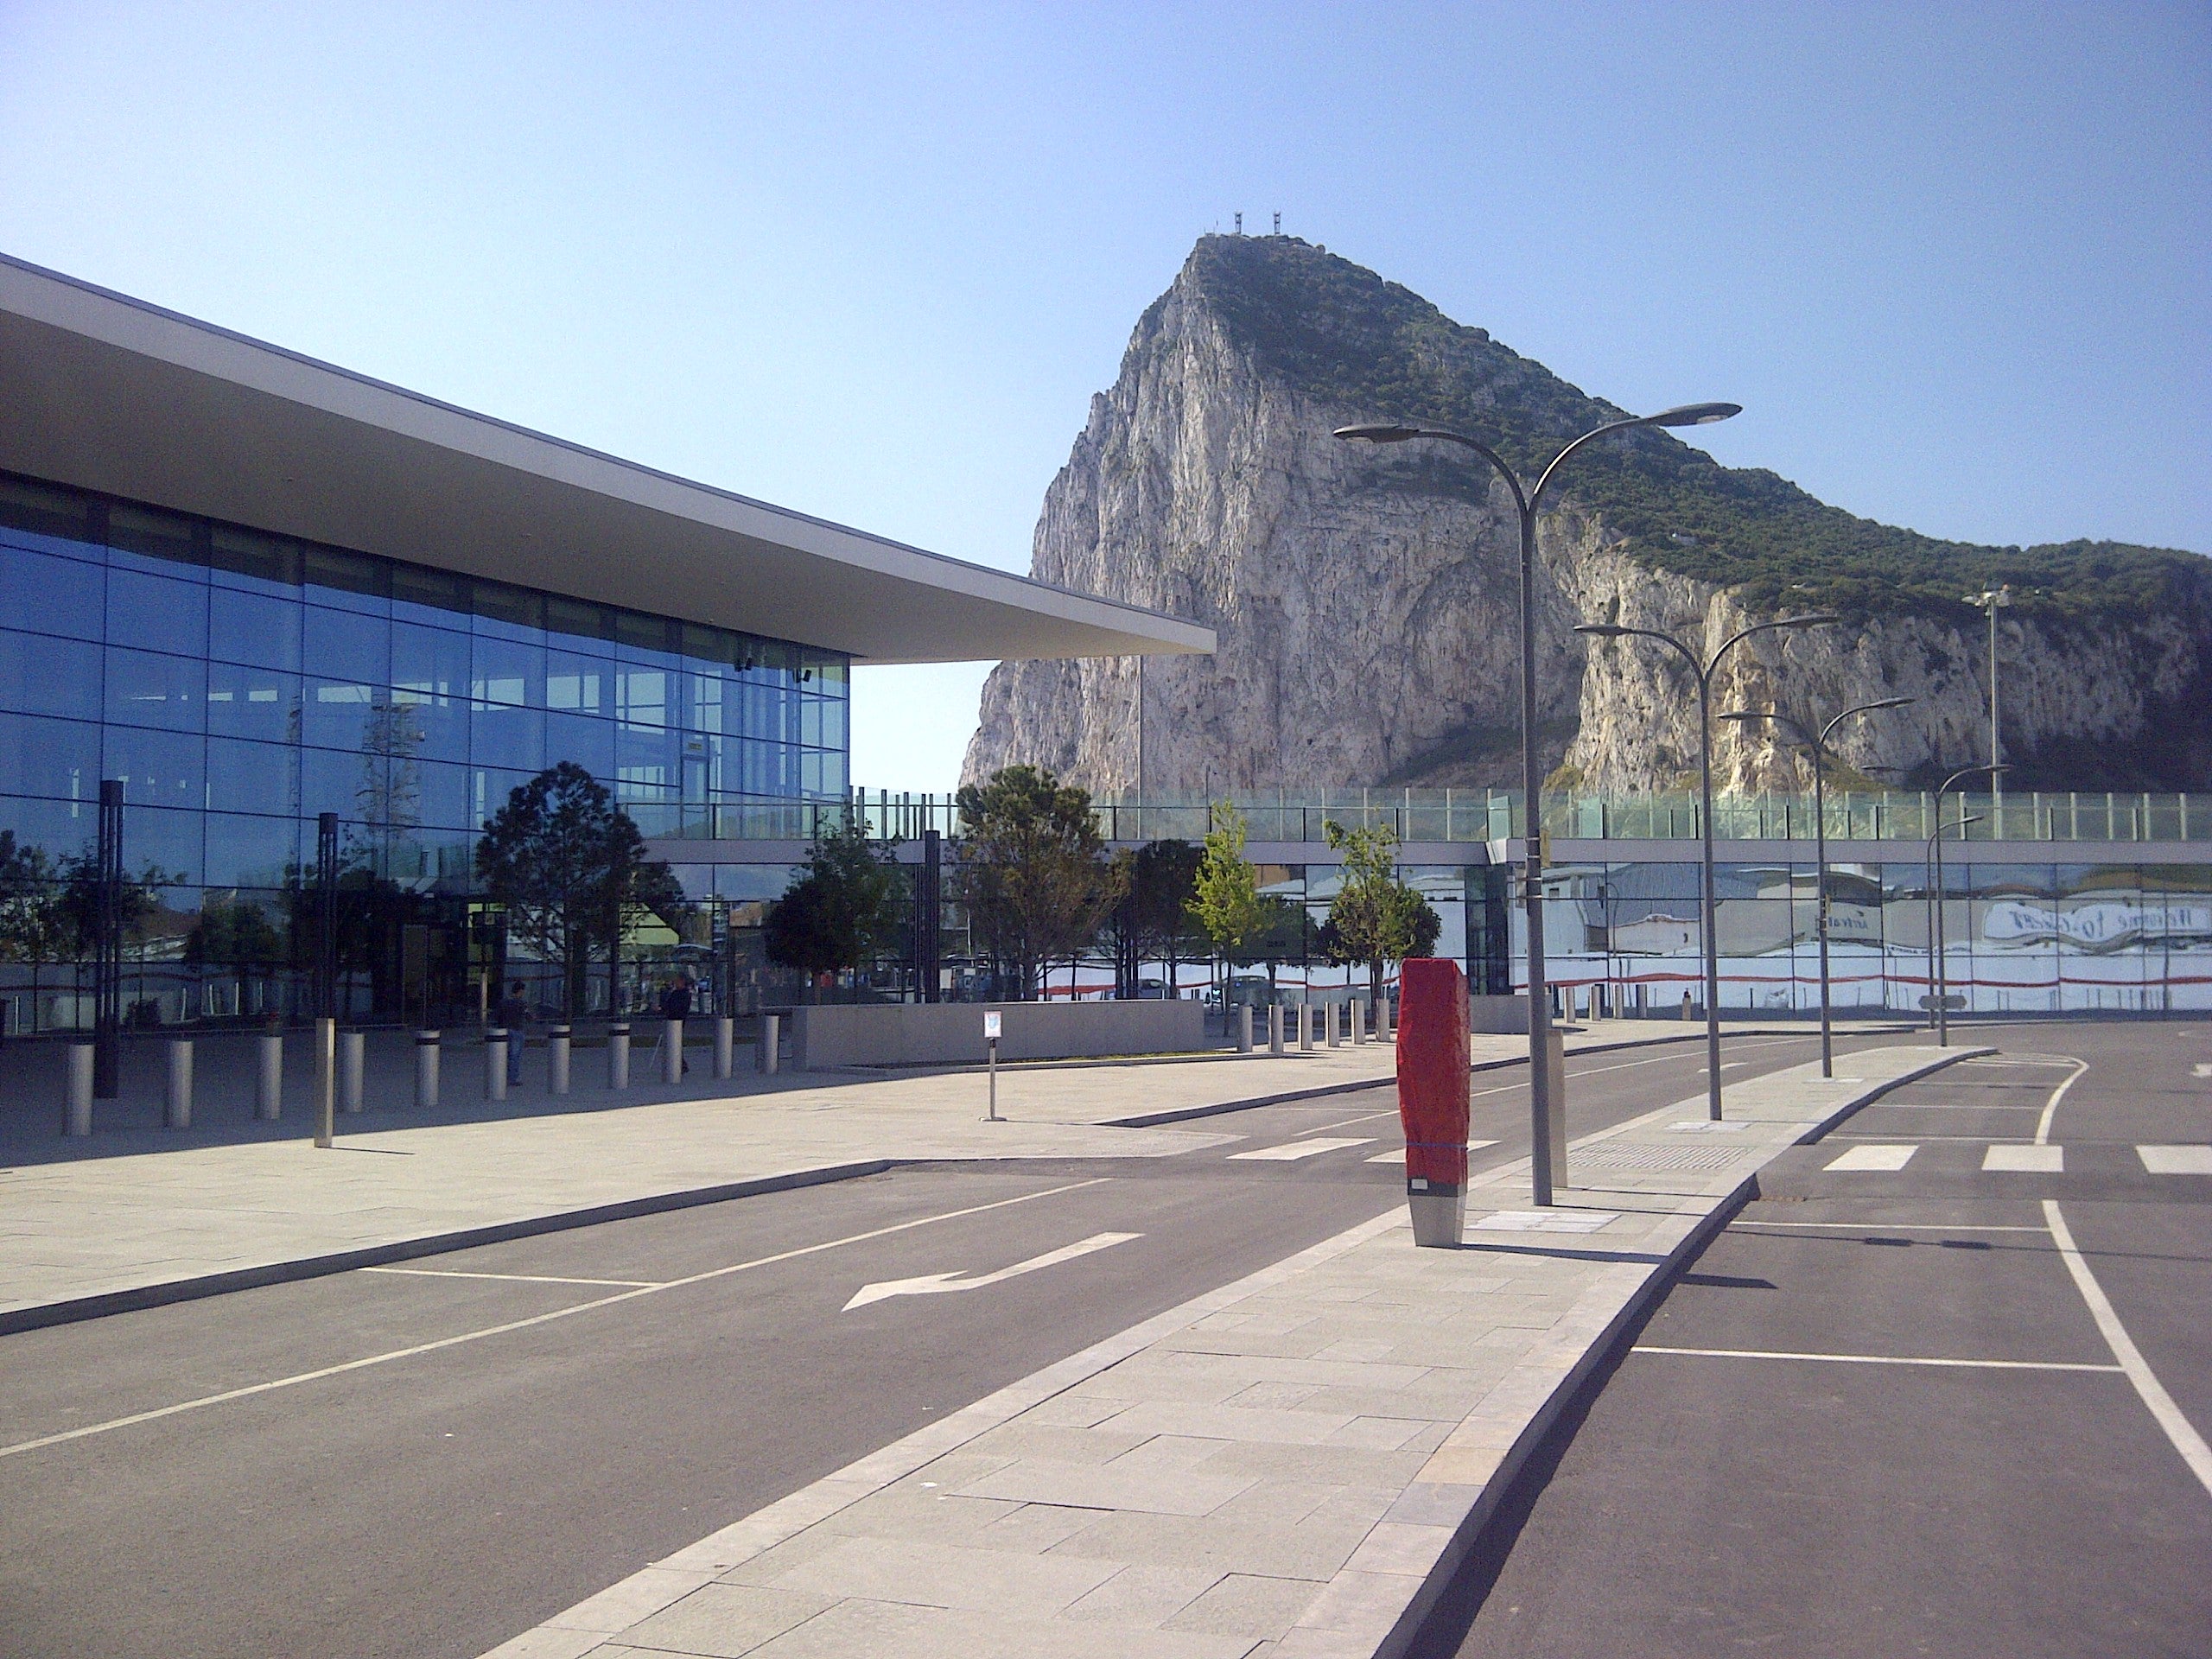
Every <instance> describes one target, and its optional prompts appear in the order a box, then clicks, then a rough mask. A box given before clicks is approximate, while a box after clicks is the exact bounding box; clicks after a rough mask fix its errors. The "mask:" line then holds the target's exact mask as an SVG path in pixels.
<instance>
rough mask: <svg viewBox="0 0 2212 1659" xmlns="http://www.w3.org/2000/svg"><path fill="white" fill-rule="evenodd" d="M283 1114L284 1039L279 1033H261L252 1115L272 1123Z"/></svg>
mask: <svg viewBox="0 0 2212 1659" xmlns="http://www.w3.org/2000/svg"><path fill="white" fill-rule="evenodd" d="M283 1114H284V1039H283V1034H282V1033H278V1032H273V1031H266V1032H264V1033H262V1034H261V1070H260V1071H259V1073H258V1075H257V1076H256V1077H255V1078H254V1087H253V1115H254V1116H256V1117H257V1118H259V1119H260V1120H261V1121H262V1122H264V1123H274V1122H276V1121H277V1119H278V1118H279V1117H281V1116H283Z"/></svg>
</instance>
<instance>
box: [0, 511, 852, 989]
mask: <svg viewBox="0 0 2212 1659" xmlns="http://www.w3.org/2000/svg"><path fill="white" fill-rule="evenodd" d="M848 693H849V667H848V659H847V658H845V657H843V656H842V655H841V654H839V653H836V652H826V651H820V650H816V649H813V648H810V647H807V646H804V645H795V644H792V643H790V642H788V641H784V640H776V639H760V638H757V637H753V636H751V635H747V634H741V633H736V632H730V631H728V630H726V629H721V628H716V627H709V626H702V625H700V624H696V623H692V622H687V621H683V620H680V619H677V618H673V617H664V616H653V615H647V614H644V613H639V612H634V611H628V610H622V609H619V608H616V607H607V606H601V605H594V604H588V603H585V602H583V601H577V600H574V599H569V598H564V597H563V596H561V595H558V594H547V593H542V592H537V591H535V590H532V589H530V588H518V587H512V586H509V585H506V584H503V583H499V582H487V581H481V580H476V579H473V578H470V577H467V576H464V575H456V574H454V573H453V572H451V571H446V570H440V569H432V568H429V567H428V566H425V565H420V564H412V563H404V562H402V561H398V560H394V559H387V558H381V557H377V556H371V555H367V554H364V553H359V552H353V551H349V550H345V549H341V548H333V547H326V546H321V545H315V544H310V543H301V542H296V541H288V540H285V539H283V538H280V537H272V536H266V535H263V534H260V533H258V532H256V531H248V530H244V529H239V528H237V527H234V526H232V525H228V524H218V523H213V522H210V521H207V520H205V519H199V518H187V517H184V516H181V515H178V514H174V513H168V512H160V511H157V510H156V509H153V508H149V507H145V506H142V505H136V504H132V503H129V502H124V501H117V500H110V499H101V498H98V497H94V496H91V495H87V494H84V493H79V492H75V491H72V490H67V489H63V488H60V487H57V486H52V485H48V484H44V483H40V482H37V481H34V480H24V479H16V478H11V477H5V476H0V830H6V831H8V832H10V833H11V834H12V836H13V838H14V844H15V846H16V848H18V849H21V848H26V847H28V848H35V849H40V850H41V852H42V853H43V854H44V855H45V856H46V858H47V859H48V861H49V862H50V863H51V864H53V865H54V866H56V867H59V866H60V864H62V863H63V862H64V861H67V860H70V859H73V858H75V857H78V856H80V855H83V854H84V853H85V852H86V850H87V849H88V847H89V844H90V842H91V841H92V837H93V836H94V835H95V833H96V828H97V815H98V800H99V784H100V782H101V780H103V779H120V780H121V781H122V783H123V785H124V802H125V821H124V864H125V866H126V868H127V869H128V871H129V873H130V874H131V875H133V876H134V877H135V876H141V875H145V876H146V877H147V879H148V880H149V886H150V888H151V891H152V893H153V894H154V897H155V911H154V913H153V914H152V916H151V917H150V918H148V919H147V920H146V921H145V922H144V924H143V927H141V928H140V929H139V930H138V931H139V933H140V934H141V935H142V936H143V937H142V938H140V939H139V940H138V942H137V944H134V946H133V947H132V956H133V958H134V961H133V969H132V971H133V972H134V973H135V974H136V976H137V977H136V980H135V981H134V983H135V984H136V985H137V989H136V990H135V991H134V990H133V989H132V988H130V986H126V989H125V999H126V1004H127V1005H128V1007H130V1010H131V1017H132V1018H133V1019H134V1020H136V1021H137V1022H138V1023H141V1024H146V1023H168V1022H170V1021H172V1020H179V1019H185V1020H193V1019H199V1018H208V1017H221V1016H223V1015H225V1014H231V1015H237V1016H245V1015H249V1014H258V1013H260V1012H262V1011H263V1009H264V1007H269V1008H277V1007H280V1006H282V1007H290V1006H291V1002H292V1001H295V1000H296V998H295V997H294V996H293V994H292V993H293V992H296V985H294V986H293V987H292V991H291V992H288V991H287V990H286V989H285V988H284V987H285V986H286V985H287V984H289V983H290V982H291V980H296V973H291V970H292V969H296V967H297V965H298V964H297V963H295V962H293V961H292V960H291V957H292V950H291V945H290V942H289V940H290V934H291V932H292V931H294V930H292V929H291V927H290V925H289V917H290V915H291V913H292V912H293V910H294V909H296V899H297V894H298V893H299V889H300V885H301V883H300V870H301V867H302V862H303V861H304V862H305V863H306V864H308V865H310V866H311V865H312V864H313V862H314V860H315V832H316V818H317V816H318V815H319V814H321V813H322V812H325V811H329V812H335V813H336V814H337V815H338V817H339V818H340V822H341V838H342V849H343V859H344V864H345V868H346V871H347V873H348V876H349V879H356V880H359V882H360V883H361V884H362V885H364V887H367V888H371V889H373V891H374V892H375V893H378V895H379V898H380V901H381V905H382V909H381V911H380V912H379V913H378V916H377V917H376V918H372V922H373V926H372V930H371V931H374V932H375V933H376V934H377V937H376V938H373V939H371V940H365V941H362V942H360V944H359V950H358V952H357V954H358V955H359V956H360V957H362V963H360V964H359V966H360V972H359V973H358V974H354V975H353V978H354V979H355V980H356V981H357V983H356V984H355V985H354V986H353V998H354V1001H356V1002H358V1003H359V1006H358V1007H353V1008H349V1010H348V1011H349V1012H350V1013H353V1014H356V1015H359V1016H361V1017H370V1016H372V1015H375V1014H385V1015H389V1016H391V1017H394V1018H397V1017H398V1016H399V1015H400V1014H401V1012H402V1010H403V1008H405V1009H409V1010H412V1009H415V1008H416V1007H417V1006H418V1005H419V1007H420V1008H422V1009H423V1010H428V1011H429V1012H431V1013H433V1014H435V1009H436V1007H437V1006H438V1005H439V1004H441V1003H445V1002H451V1001H454V1000H455V999H457V998H463V997H465V996H466V995H468V993H467V988H466V987H467V979H468V973H467V969H466V967H465V966H456V965H455V964H465V963H467V961H468V960H470V954H469V953H470V951H471V950H476V952H477V954H478V956H479V957H480V956H481V948H480V946H477V945H473V944H470V943H469V939H470V936H471V921H470V917H471V913H472V907H471V905H470V895H471V883H472V867H473V862H474V842H475V838H476V835H477V832H478V831H479V829H480V827H481V825H482V823H483V822H484V820H485V819H486V817H489V816H491V814H493V812H495V811H496V810H498V809H499V807H500V806H501V805H502V804H504V803H505V800H506V798H507V794H508V791H511V790H512V789H513V788H514V787H515V786H516V785H518V784H521V783H523V782H524V781H525V780H527V779H529V778H530V777H531V775H532V774H533V773H535V772H538V771H539V770H541V769H542V768H543V767H545V766H549V765H551V764H553V763H556V762H558V761H562V760H573V761H575V762H576V763H578V764H579V765H581V766H583V767H585V768H586V769H587V770H588V771H589V772H591V773H592V774H593V775H594V777H596V778H598V779H601V781H602V782H604V783H606V784H607V785H608V786H609V787H610V788H611V789H612V790H613V792H614V794H615V796H616V798H617V799H618V800H619V801H620V803H621V804H622V805H623V806H624V808H625V809H626V810H627V811H628V812H629V814H630V815H631V817H632V818H634V819H635V820H636V822H637V823H638V825H639V829H642V830H643V831H644V832H645V834H646V835H647V836H691V837H709V838H711V837H713V836H716V835H717V834H721V833H729V830H728V829H727V828H726V825H727V824H730V823H741V822H744V821H747V819H748V818H749V817H759V816H760V814H762V813H763V812H764V811H766V812H768V813H769V814H771V815H774V814H776V813H779V812H782V811H788V810H790V809H791V807H792V805H793V804H802V803H808V802H840V801H842V800H843V799H844V798H845V797H846V791H847V766H848V737H847V730H848V725H847V711H848ZM149 873H150V874H149ZM356 931H357V932H358V931H359V930H358V929H357V930H356ZM39 949H40V947H39V946H38V945H37V943H36V942H31V943H30V944H26V943H25V942H24V941H21V940H14V939H12V938H10V939H8V940H4V941H0V957H4V958H5V959H4V960H0V999H4V1003H0V1012H4V1013H5V1014H6V1016H7V1025H6V1029H9V1030H13V1031H23V1030H29V1029H32V1028H34V1027H49V1026H53V1025H56V1024H60V1025H64V1026H73V1025H76V1024H79V1023H80V1021H79V1009H78V1007H77V1006H76V1002H77V998H76V995H75V992H74V990H73V989H72V988H69V987H68V986H67V985H65V986H63V987H62V988H51V987H34V986H33V985H31V983H30V981H31V980H33V979H34V978H35V976H36V970H37V969H39V968H40V967H41V962H40V961H39V960H38V951H39ZM211 953H213V954H212V955H211ZM226 953H227V955H226ZM218 960H220V961H223V962H225V963H228V965H230V966H231V967H233V968H235V969H237V970H238V971H235V972H222V973H217V972H210V971H208V968H209V964H210V963H211V962H214V961H218ZM288 974H290V976H291V979H290V980H288V979H287V977H286V976H287V975H288ZM63 977H65V978H66V977H67V976H63Z"/></svg>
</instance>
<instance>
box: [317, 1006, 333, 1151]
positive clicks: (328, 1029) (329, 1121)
mask: <svg viewBox="0 0 2212 1659" xmlns="http://www.w3.org/2000/svg"><path fill="white" fill-rule="evenodd" d="M337 1139H338V1022H337V1021H336V1020H332V1019H327V1018H325V1019H321V1020H316V1021H315V1145H316V1146H318V1147H321V1148H322V1149H323V1150H325V1151H326V1152H327V1151H328V1150H329V1149H330V1147H331V1146H332V1145H333V1144H334V1143H335V1141H337Z"/></svg>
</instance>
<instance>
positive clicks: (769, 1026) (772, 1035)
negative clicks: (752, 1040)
mask: <svg viewBox="0 0 2212 1659" xmlns="http://www.w3.org/2000/svg"><path fill="white" fill-rule="evenodd" d="M783 1034H784V1016H783V1015H782V1014H762V1015H761V1016H760V1069H761V1070H762V1071H765V1072H766V1073H767V1074H768V1075H769V1076H770V1077H773V1076H775V1074H776V1067H777V1065H778V1064H779V1062H780V1061H781V1060H782V1059H783Z"/></svg>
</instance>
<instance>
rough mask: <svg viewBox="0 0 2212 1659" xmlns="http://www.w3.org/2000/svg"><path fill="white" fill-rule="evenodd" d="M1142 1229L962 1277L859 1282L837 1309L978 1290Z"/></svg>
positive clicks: (1067, 1259) (938, 1275)
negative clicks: (949, 1292) (848, 1299)
mask: <svg viewBox="0 0 2212 1659" xmlns="http://www.w3.org/2000/svg"><path fill="white" fill-rule="evenodd" d="M1143 1236H1144V1235H1143V1234H1142V1233H1093V1234H1092V1235H1091V1236H1090V1237H1089V1238H1084V1239H1077V1241H1076V1242H1075V1243H1072V1244H1063V1245H1061V1246H1060V1248H1059V1249H1057V1250H1047V1251H1046V1252H1045V1254H1044V1255H1033V1256H1031V1257H1030V1258H1029V1259H1028V1260H1027V1262H1015V1263H1014V1265H1013V1266H1012V1267H1010V1268H1000V1269H999V1270H998V1271H997V1272H996V1273H986V1274H979V1275H978V1276H977V1277H976V1278H973V1279H963V1278H962V1277H961V1276H960V1274H957V1273H925V1274H922V1275H921V1276H920V1277H919V1278H918V1279H887V1280H885V1281H883V1282H882V1283H881V1284H876V1285H862V1286H861V1287H860V1289H859V1290H857V1291H855V1293H854V1294H853V1300H851V1301H849V1302H847V1303H846V1304H845V1306H843V1308H842V1309H841V1310H840V1312H842V1313H851V1312H852V1311H853V1310H854V1309H855V1308H856V1307H866V1306H868V1304H869V1303H870V1302H880V1301H883V1300H887V1299H888V1298H890V1297H893V1296H934V1295H937V1294H938V1293H940V1292H942V1291H948V1290H981V1289H982V1287H984V1286H985V1285H996V1284H1003V1283H1004V1282H1005V1281H1007V1280H1008V1279H1018V1278H1020V1276H1021V1275H1022V1274H1025V1273H1034V1272H1036V1271H1037V1270H1038V1269H1039V1268H1056V1267H1058V1265H1059V1264H1060V1263H1061V1262H1072V1261H1074V1260H1075V1259H1076V1258H1077V1256H1079V1255H1090V1254H1091V1253H1092V1252H1093V1251H1094V1250H1104V1249H1112V1248H1113V1247H1114V1246H1115V1245H1116V1244H1126V1243H1128V1242H1129V1241H1130V1240H1131V1239H1133V1238H1142V1237H1143Z"/></svg>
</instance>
